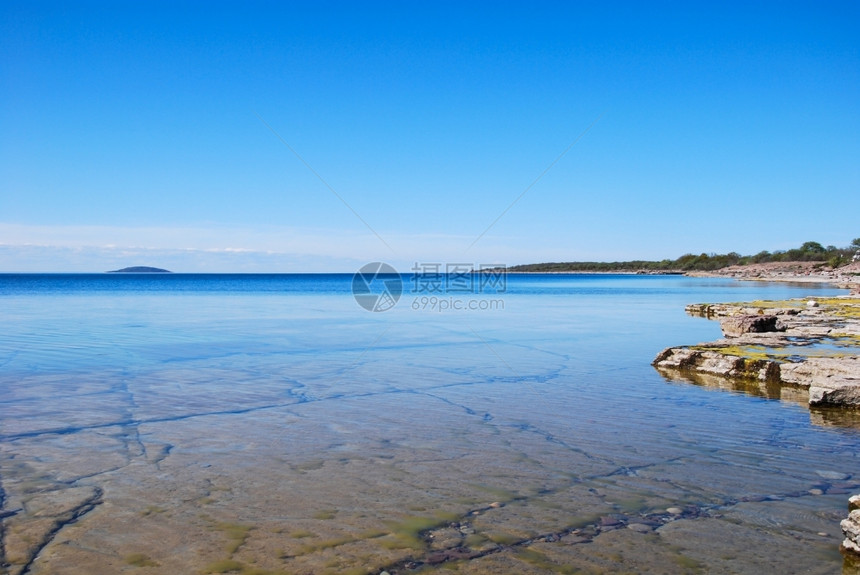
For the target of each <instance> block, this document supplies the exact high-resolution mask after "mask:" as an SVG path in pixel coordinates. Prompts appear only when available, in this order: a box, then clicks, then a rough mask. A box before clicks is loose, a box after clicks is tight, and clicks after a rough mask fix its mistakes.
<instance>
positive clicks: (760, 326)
mask: <svg viewBox="0 0 860 575" xmlns="http://www.w3.org/2000/svg"><path fill="white" fill-rule="evenodd" d="M720 328H721V329H722V330H723V335H725V336H726V337H738V336H741V335H744V334H745V333H765V332H774V331H785V326H784V325H782V322H780V321H779V318H777V317H776V316H775V315H736V316H732V317H727V318H725V319H723V320H720Z"/></svg>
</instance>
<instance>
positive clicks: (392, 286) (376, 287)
mask: <svg viewBox="0 0 860 575" xmlns="http://www.w3.org/2000/svg"><path fill="white" fill-rule="evenodd" d="M402 293H403V280H402V279H401V278H400V274H399V273H397V270H396V269H394V268H393V267H391V266H390V265H388V264H386V263H383V262H373V263H369V264H367V265H364V266H362V267H361V269H360V270H358V271H357V272H355V275H354V276H352V295H353V297H355V301H356V302H358V305H360V306H361V307H363V308H364V309H366V310H367V311H388V310H390V309H391V308H393V307H394V306H395V305H396V304H397V301H398V300H399V299H400V294H402Z"/></svg>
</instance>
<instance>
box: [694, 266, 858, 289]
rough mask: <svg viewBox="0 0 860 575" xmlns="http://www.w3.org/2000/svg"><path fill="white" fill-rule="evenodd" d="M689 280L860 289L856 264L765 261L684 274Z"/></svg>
mask: <svg viewBox="0 0 860 575" xmlns="http://www.w3.org/2000/svg"><path fill="white" fill-rule="evenodd" d="M686 275H688V276H691V277H729V278H734V279H738V280H753V281H779V282H793V283H832V284H835V285H836V286H838V287H844V288H847V289H851V290H854V291H858V290H860V262H853V263H851V264H848V265H845V266H842V267H838V268H831V267H830V266H828V265H827V264H825V263H824V262H769V263H762V264H748V265H744V266H729V267H726V268H722V269H719V270H714V271H709V272H687V274H686Z"/></svg>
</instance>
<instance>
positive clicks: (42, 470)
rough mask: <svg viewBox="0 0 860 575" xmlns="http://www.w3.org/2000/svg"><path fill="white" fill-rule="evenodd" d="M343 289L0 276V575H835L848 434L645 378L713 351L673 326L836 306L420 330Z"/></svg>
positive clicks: (544, 285)
mask: <svg viewBox="0 0 860 575" xmlns="http://www.w3.org/2000/svg"><path fill="white" fill-rule="evenodd" d="M351 280H352V276H351V275H346V274H344V275H337V274H333V275H182V274H171V275H160V274H158V275H156V274H152V275H150V274H147V275H134V276H132V275H116V274H97V275H75V274H71V275H69V274H57V275H36V274H33V275H13V274H6V275H0V306H2V307H0V322H2V326H3V329H2V332H0V486H2V491H0V497H2V511H0V517H2V519H0V521H2V531H0V533H2V543H3V544H2V547H0V549H2V552H3V554H4V556H5V562H6V564H7V565H8V567H7V570H8V572H9V573H22V572H26V573H114V572H126V571H127V572H134V573H163V572H175V573H215V572H230V571H232V572H242V573H379V572H380V571H382V570H384V569H387V570H388V571H389V572H390V573H392V574H397V573H418V572H430V571H435V570H437V569H443V568H444V570H445V571H453V572H463V573H500V572H511V573H513V572H516V573H567V572H580V571H582V572H607V573H610V572H618V571H629V572H651V573H661V572H663V573H678V572H696V571H701V570H712V571H715V572H735V573H760V572H764V571H775V570H782V571H784V572H810V573H834V572H840V570H841V569H842V558H841V556H840V555H839V552H838V545H839V541H840V539H841V538H840V536H839V526H838V524H839V520H840V519H841V518H842V517H843V516H844V515H845V508H846V501H847V497H848V494H849V492H851V491H852V490H856V488H857V487H858V486H860V483H858V482H857V481H856V480H855V479H854V478H855V477H860V461H858V453H860V434H858V433H857V431H856V428H855V427H853V425H854V422H853V421H852V418H851V417H847V416H839V415H832V414H829V413H827V412H825V413H822V412H810V411H809V410H808V409H807V408H806V407H805V405H803V402H802V401H791V400H790V399H791V398H786V399H789V400H775V399H773V398H774V397H779V394H776V395H774V394H768V393H766V391H767V390H765V391H764V392H760V393H759V392H757V391H756V390H744V389H736V388H733V387H732V386H727V385H723V386H722V388H723V389H722V390H720V389H719V388H718V387H708V386H707V385H699V386H697V385H690V384H686V383H681V382H670V381H667V380H665V379H664V378H662V377H661V376H660V375H659V374H658V373H657V372H656V371H654V370H653V369H652V368H651V366H650V362H651V360H652V359H653V358H654V356H655V355H656V353H657V352H658V351H659V350H661V349H662V348H664V347H667V346H670V345H680V344H688V343H697V342H701V341H707V340H710V339H714V338H716V337H718V336H719V326H718V324H717V323H716V322H711V321H707V320H704V319H701V318H691V317H688V316H686V315H685V314H684V311H683V309H684V306H685V305H686V304H689V303H696V302H727V301H744V300H753V299H782V298H786V297H801V296H806V295H818V296H823V295H829V294H834V293H838V290H834V289H832V288H827V287H822V286H810V285H804V286H795V285H789V284H760V283H752V282H749V283H744V282H735V281H732V280H724V279H707V278H684V277H677V276H668V277H664V276H565V275H546V276H544V275H522V276H519V275H518V276H514V275H509V276H508V278H507V286H506V290H505V291H504V293H499V294H457V297H458V298H460V299H467V300H468V299H477V300H487V299H493V300H499V301H501V302H502V304H501V307H503V309H498V308H499V307H500V306H498V305H497V306H496V308H495V309H493V310H485V311H477V310H476V311H453V310H447V311H444V312H439V311H438V309H437V310H431V309H428V308H426V307H422V306H421V305H416V302H417V301H418V300H417V298H420V297H422V294H418V293H411V291H410V289H409V288H410V287H411V284H410V281H409V278H408V276H405V277H404V282H405V287H406V289H405V291H404V293H403V295H402V297H401V300H400V301H399V302H398V304H397V306H395V307H394V308H393V309H391V310H389V311H386V312H383V313H371V312H367V311H365V310H364V309H362V308H361V307H359V306H358V305H357V304H356V302H355V300H354V299H353V297H352V294H351ZM423 295H426V294H423ZM446 297H447V296H446ZM419 303H420V302H419ZM416 308H417V309H416ZM726 391H728V392H726Z"/></svg>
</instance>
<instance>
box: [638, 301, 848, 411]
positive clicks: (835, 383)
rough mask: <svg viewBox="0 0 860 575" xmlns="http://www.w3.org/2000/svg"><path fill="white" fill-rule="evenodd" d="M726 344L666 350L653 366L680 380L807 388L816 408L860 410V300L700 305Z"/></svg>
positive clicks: (698, 311)
mask: <svg viewBox="0 0 860 575" xmlns="http://www.w3.org/2000/svg"><path fill="white" fill-rule="evenodd" d="M687 313H689V314H691V315H696V316H700V317H706V318H708V319H718V320H719V321H720V325H721V328H722V330H723V333H724V335H725V336H726V338H725V339H721V340H717V341H713V342H709V343H703V344H699V345H695V346H681V347H670V348H667V349H664V350H663V351H661V352H660V353H659V354H657V358H656V359H655V360H654V362H653V365H654V367H656V368H657V369H658V370H659V371H660V372H661V373H663V374H664V375H669V376H671V374H673V373H677V374H679V375H684V374H687V375H689V374H696V375H704V376H717V377H724V378H726V379H729V380H739V381H758V382H762V383H765V384H771V385H780V386H788V387H797V388H804V389H807V390H808V395H809V399H808V402H809V404H810V405H817V406H838V407H860V355H858V350H859V349H860V298H858V297H857V296H843V297H836V298H822V299H815V300H810V299H796V300H785V301H780V302H769V301H761V302H750V303H741V304H713V305H712V304H694V305H690V306H687Z"/></svg>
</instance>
